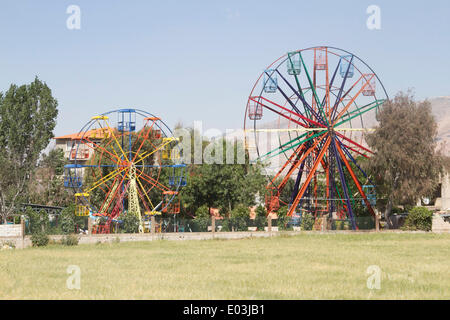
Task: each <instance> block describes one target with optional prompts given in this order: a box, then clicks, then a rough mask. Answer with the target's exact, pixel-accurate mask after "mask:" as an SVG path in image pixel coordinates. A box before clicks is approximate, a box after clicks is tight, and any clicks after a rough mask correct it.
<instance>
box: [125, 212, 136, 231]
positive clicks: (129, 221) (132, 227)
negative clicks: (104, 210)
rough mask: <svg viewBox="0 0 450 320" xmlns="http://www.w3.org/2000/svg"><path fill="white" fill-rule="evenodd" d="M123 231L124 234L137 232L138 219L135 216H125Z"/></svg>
mask: <svg viewBox="0 0 450 320" xmlns="http://www.w3.org/2000/svg"><path fill="white" fill-rule="evenodd" d="M123 230H124V231H125V233H137V232H139V218H138V217H137V216H136V215H135V214H128V213H127V214H125V215H124V217H123Z"/></svg>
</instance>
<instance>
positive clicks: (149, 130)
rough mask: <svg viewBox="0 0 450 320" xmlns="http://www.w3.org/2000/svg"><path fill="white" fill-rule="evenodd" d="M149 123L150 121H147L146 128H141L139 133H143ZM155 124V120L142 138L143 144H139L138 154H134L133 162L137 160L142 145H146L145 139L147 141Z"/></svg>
mask: <svg viewBox="0 0 450 320" xmlns="http://www.w3.org/2000/svg"><path fill="white" fill-rule="evenodd" d="M147 123H148V121H147V122H146V123H145V125H144V128H143V129H142V130H141V132H140V133H139V134H141V133H142V132H143V131H144V129H145V128H146V126H147ZM154 124H155V121H153V122H152V125H151V126H150V127H149V128H148V130H147V133H146V134H145V137H144V139H142V142H141V144H140V145H139V148H138V149H137V151H136V154H135V155H134V157H133V160H132V162H134V161H136V157H137V156H138V154H139V152H140V151H141V149H142V146H143V145H144V143H145V141H147V139H148V136H149V134H150V132H151V130H152V128H153V125H154ZM136 141H137V140H136ZM150 143H151V142H150ZM151 144H152V145H153V143H151Z"/></svg>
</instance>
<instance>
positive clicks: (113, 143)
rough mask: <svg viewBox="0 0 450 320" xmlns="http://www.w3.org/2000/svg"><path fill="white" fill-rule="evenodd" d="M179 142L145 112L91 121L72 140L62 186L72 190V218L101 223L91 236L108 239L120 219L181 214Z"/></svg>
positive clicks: (182, 180) (109, 115)
mask: <svg viewBox="0 0 450 320" xmlns="http://www.w3.org/2000/svg"><path fill="white" fill-rule="evenodd" d="M180 150H181V148H180V147H179V145H178V139H177V138H175V137H173V136H172V133H171V130H170V129H169V127H168V126H167V125H166V124H165V123H164V122H163V121H162V120H161V119H160V118H159V117H156V116H154V115H152V114H150V113H148V112H146V111H142V110H137V109H120V110H114V111H110V112H106V113H104V114H101V115H98V116H94V117H92V118H91V120H90V121H89V122H88V123H87V124H86V125H85V126H83V128H82V129H81V131H80V132H79V133H78V135H77V136H76V137H75V138H74V139H73V143H72V148H71V150H70V159H71V160H72V163H71V164H69V165H66V167H65V171H66V173H65V175H66V177H65V179H66V181H65V184H66V186H70V187H71V188H73V189H74V190H75V202H76V214H77V215H78V216H88V215H91V216H92V217H98V218H103V223H98V224H96V225H95V227H94V229H93V233H109V232H110V231H111V226H112V222H114V221H118V219H119V217H120V216H121V215H122V214H133V215H135V216H136V217H137V218H138V219H139V224H140V227H139V231H140V232H144V231H146V229H148V228H146V224H145V223H144V222H145V221H146V220H147V219H148V218H149V217H151V216H153V215H160V214H161V213H167V214H178V213H179V212H180V200H179V197H178V196H179V191H180V190H181V188H182V187H183V186H185V185H186V178H185V175H184V173H185V164H184V163H183V159H182V155H181V152H180Z"/></svg>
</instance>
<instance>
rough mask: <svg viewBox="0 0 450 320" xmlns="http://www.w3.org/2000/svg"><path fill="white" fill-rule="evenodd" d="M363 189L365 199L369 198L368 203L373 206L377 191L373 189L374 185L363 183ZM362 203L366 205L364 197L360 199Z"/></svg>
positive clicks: (375, 201)
mask: <svg viewBox="0 0 450 320" xmlns="http://www.w3.org/2000/svg"><path fill="white" fill-rule="evenodd" d="M363 191H364V193H365V195H366V197H367V200H369V203H370V205H371V206H375V205H376V204H377V193H376V191H375V186H373V185H364V186H363ZM362 204H363V205H364V206H366V203H365V201H364V199H363V200H362Z"/></svg>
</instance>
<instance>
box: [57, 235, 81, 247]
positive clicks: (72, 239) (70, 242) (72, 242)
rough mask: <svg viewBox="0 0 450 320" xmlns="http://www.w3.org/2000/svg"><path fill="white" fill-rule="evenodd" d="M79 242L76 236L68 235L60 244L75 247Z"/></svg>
mask: <svg viewBox="0 0 450 320" xmlns="http://www.w3.org/2000/svg"><path fill="white" fill-rule="evenodd" d="M79 241H80V239H79V238H78V237H77V236H76V235H74V234H69V235H67V236H64V237H63V238H62V239H61V244H62V245H65V246H76V245H78V242H79Z"/></svg>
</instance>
